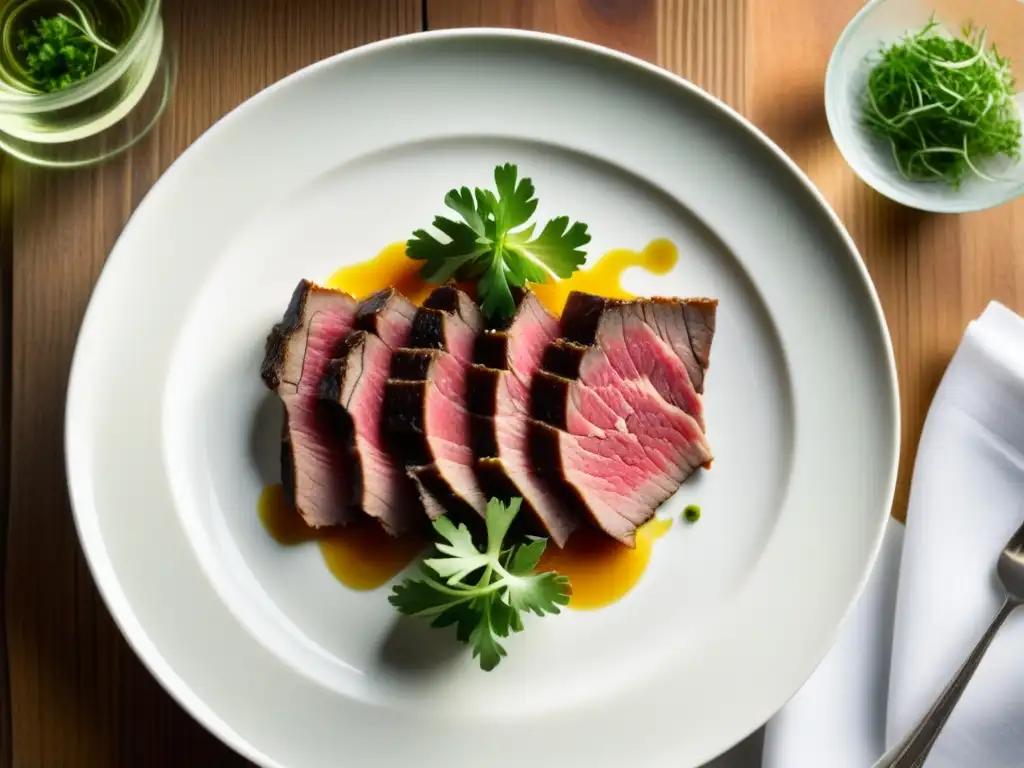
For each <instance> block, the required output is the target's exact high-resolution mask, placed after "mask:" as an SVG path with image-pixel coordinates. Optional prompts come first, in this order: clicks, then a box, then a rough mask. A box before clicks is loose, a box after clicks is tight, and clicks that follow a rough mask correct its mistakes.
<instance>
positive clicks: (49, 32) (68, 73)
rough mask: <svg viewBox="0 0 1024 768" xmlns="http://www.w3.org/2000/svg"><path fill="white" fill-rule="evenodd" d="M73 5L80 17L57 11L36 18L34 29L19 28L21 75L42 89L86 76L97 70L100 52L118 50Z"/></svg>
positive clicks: (102, 54)
mask: <svg viewBox="0 0 1024 768" xmlns="http://www.w3.org/2000/svg"><path fill="white" fill-rule="evenodd" d="M71 5H72V6H73V7H74V8H75V9H76V10H77V11H78V15H79V19H78V21H75V20H74V19H72V18H71V17H70V16H66V15H64V14H63V13H58V14H57V15H56V16H51V17H46V18H40V19H35V20H34V21H33V22H32V29H31V30H29V29H22V30H19V32H18V38H19V42H18V51H19V52H20V53H21V54H22V59H23V61H22V63H23V65H24V66H22V75H23V76H24V78H25V80H26V81H27V82H28V83H31V84H32V85H33V86H34V87H36V88H37V89H38V90H40V91H45V92H47V93H52V92H54V91H59V90H61V89H62V88H67V87H68V86H69V85H72V84H74V83H76V82H78V81H79V80H84V79H85V78H87V77H88V76H89V75H91V74H92V73H93V72H95V71H96V69H97V67H98V66H99V64H100V58H101V56H108V55H113V54H115V53H117V48H115V47H114V46H112V45H110V43H108V42H107V41H105V40H104V39H103V38H101V37H100V36H99V35H98V34H96V32H95V31H94V30H93V29H92V27H91V26H90V24H89V21H88V19H87V18H86V16H85V14H84V13H83V12H82V11H81V9H79V8H78V6H77V5H76V4H74V3H71Z"/></svg>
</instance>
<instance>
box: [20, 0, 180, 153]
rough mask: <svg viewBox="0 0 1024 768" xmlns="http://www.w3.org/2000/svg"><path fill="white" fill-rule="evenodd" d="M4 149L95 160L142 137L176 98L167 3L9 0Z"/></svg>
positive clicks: (134, 0)
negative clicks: (163, 10)
mask: <svg viewBox="0 0 1024 768" xmlns="http://www.w3.org/2000/svg"><path fill="white" fill-rule="evenodd" d="M0 44H2V47H0V149H3V150H5V151H6V152H8V153H9V154H11V155H14V156H16V157H19V158H22V159H23V160H26V161H28V162H31V163H35V164H38V165H46V166H56V167H73V166H81V165H87V164H91V163H95V162H98V161H100V160H103V159H104V158H107V157H110V156H111V155H114V154H116V153H118V152H120V151H122V150H124V149H125V148H127V147H129V146H131V145H132V144H133V143H135V142H136V141H138V140H139V139H140V138H141V137H142V136H143V135H145V133H146V132H147V131H148V130H149V129H150V128H151V127H152V125H153V124H154V123H155V121H156V119H157V118H158V117H159V116H160V114H161V112H162V111H163V108H164V107H165V105H166V103H167V99H168V97H169V95H170V88H171V81H172V77H171V75H172V67H171V58H170V56H169V55H168V51H167V50H166V48H165V45H164V35H163V24H162V22H161V19H160V2H159V0H0Z"/></svg>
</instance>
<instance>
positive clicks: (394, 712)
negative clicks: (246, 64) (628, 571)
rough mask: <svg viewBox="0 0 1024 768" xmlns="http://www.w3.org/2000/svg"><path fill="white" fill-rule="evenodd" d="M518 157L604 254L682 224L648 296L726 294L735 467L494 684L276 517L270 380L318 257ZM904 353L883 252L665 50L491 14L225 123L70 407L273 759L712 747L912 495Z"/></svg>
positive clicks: (711, 406) (88, 533)
mask: <svg viewBox="0 0 1024 768" xmlns="http://www.w3.org/2000/svg"><path fill="white" fill-rule="evenodd" d="M505 161H512V162H515V163H518V165H519V167H520V170H521V172H523V173H525V174H527V175H529V176H532V177H533V179H534V181H535V182H536V184H537V188H538V190H539V197H540V200H541V204H540V210H539V215H540V216H548V215H552V214H560V213H568V214H571V215H572V216H573V217H574V218H578V219H582V220H584V221H587V222H588V223H589V224H590V226H591V230H592V232H593V234H594V240H593V243H592V245H591V253H592V254H600V253H602V252H604V251H606V250H608V249H610V248H613V247H631V248H637V249H639V248H641V247H643V246H644V245H645V244H646V243H647V242H648V241H649V240H651V239H653V238H657V237H667V238H670V239H671V240H673V241H674V242H675V243H676V244H677V245H678V246H679V250H680V261H679V264H678V266H677V267H676V269H675V270H674V271H673V272H672V273H671V274H670V275H669V276H667V277H663V278H652V277H651V276H650V275H648V274H646V273H637V274H629V275H627V277H628V280H627V282H628V284H629V285H631V286H632V287H633V288H634V289H635V290H636V291H637V292H640V293H659V294H680V295H710V296H715V297H717V298H719V299H720V302H721V303H720V309H719V322H718V331H717V334H716V336H715V342H714V347H713V351H712V365H711V372H710V375H709V378H708V382H707V395H706V407H707V424H708V433H709V436H710V439H711V441H712V444H713V447H714V449H715V456H716V461H715V465H714V468H713V469H712V470H711V471H709V472H706V473H702V475H701V476H700V477H699V478H695V479H694V480H693V481H691V482H689V483H687V484H686V485H685V486H684V488H683V490H682V492H681V493H680V494H679V495H677V497H676V498H674V499H673V500H671V501H670V502H668V503H667V504H666V506H665V508H664V510H663V514H677V513H678V512H679V510H680V509H681V507H682V505H683V504H684V503H687V502H690V501H694V502H697V503H700V504H701V505H702V507H703V508H704V510H705V515H704V517H703V518H702V520H701V521H700V523H699V524H698V525H694V526H683V525H675V526H673V528H672V530H671V531H670V532H669V534H668V536H667V537H666V538H665V539H664V540H662V541H661V542H659V544H658V546H657V547H656V548H655V552H654V559H653V562H652V564H651V567H650V569H649V570H648V572H647V573H646V575H645V576H644V579H643V580H642V582H641V583H640V585H639V586H638V587H637V588H636V589H635V590H634V591H633V592H632V593H631V594H629V595H628V596H627V597H626V598H625V599H624V600H622V601H621V602H619V603H617V604H615V605H613V606H612V607H609V608H607V609H604V610H600V611H596V612H585V613H580V612H568V613H566V614H563V615H562V616H559V617H553V618H547V619H543V620H540V619H536V618H534V619H533V620H532V621H529V626H528V627H527V630H526V631H525V632H524V633H522V634H521V635H517V636H515V637H514V638H511V639H510V640H509V642H508V644H507V646H508V650H509V657H508V658H507V659H506V660H505V661H504V662H502V664H501V666H500V667H499V668H498V669H497V670H495V671H494V672H492V673H489V674H487V673H483V672H481V671H480V670H479V669H478V668H477V667H476V665H475V664H474V663H473V662H471V661H470V660H469V659H468V658H467V657H466V655H465V654H462V653H458V654H452V653H451V652H450V651H449V650H447V649H448V648H449V647H450V646H449V645H447V644H446V643H444V642H440V643H439V642H438V641H437V638H443V635H442V634H441V633H438V632H436V631H433V630H427V629H425V628H423V627H422V626H421V625H419V624H418V623H416V622H405V623H402V624H398V625H396V617H395V615H394V613H393V611H392V609H391V608H390V606H389V605H388V604H387V602H386V599H385V597H386V591H384V590H380V591H376V592H370V593H356V592H350V591H348V590H346V589H345V588H344V587H342V586H340V585H339V584H338V583H337V582H336V581H334V579H333V578H332V577H331V576H330V575H329V574H328V573H327V571H326V569H325V568H324V567H323V565H322V563H321V561H320V557H319V553H318V552H317V551H316V550H315V548H313V547H305V548H290V549H285V548H282V547H279V546H277V545H276V544H274V543H273V542H272V541H271V539H270V538H269V537H268V536H267V535H266V533H265V532H264V531H263V530H262V528H261V526H260V523H259V522H258V520H257V518H256V513H255V507H256V499H257V494H258V492H259V490H260V488H261V486H262V485H263V484H264V483H267V482H272V481H273V480H275V479H276V478H275V476H274V465H275V461H276V459H275V452H276V450H277V444H276V436H277V429H278V428H279V421H278V419H279V418H280V416H279V415H278V413H277V409H276V407H275V405H274V401H273V399H272V398H271V397H270V396H269V395H268V394H267V393H266V391H265V390H264V389H263V387H262V384H261V383H260V381H259V379H258V375H257V370H258V364H259V360H260V357H261V353H262V344H263V340H264V337H265V335H266V333H267V330H268V329H269V327H270V325H271V324H272V323H273V322H274V321H275V320H276V319H278V318H279V316H280V314H281V312H282V310H283V307H284V305H285V303H286V302H287V300H288V297H289V294H290V292H291V291H292V289H293V288H294V285H295V283H296V281H297V280H298V279H299V278H300V277H311V278H314V279H324V278H326V277H327V276H328V275H329V274H330V273H331V272H332V271H333V270H334V269H336V268H337V267H339V266H342V265H344V264H347V263H352V262H355V261H359V260H363V259H366V258H368V257H370V256H372V255H373V254H374V253H376V252H377V251H378V250H379V249H380V248H381V247H382V246H384V245H385V244H387V243H389V242H392V241H395V240H399V239H402V238H404V237H406V236H407V235H408V233H409V232H411V230H412V229H413V228H414V227H417V226H419V225H422V224H424V223H425V222H427V221H429V220H430V218H431V216H432V215H433V214H435V213H437V212H439V208H440V203H441V201H442V198H443V195H444V192H445V191H446V190H447V189H448V188H449V187H451V186H453V185H461V184H471V185H472V184H474V183H475V184H480V185H484V184H487V183H488V182H489V180H490V173H491V169H492V168H493V166H494V165H496V164H498V163H501V162H505ZM898 434H899V429H898V408H897V390H896V383H895V373H894V366H893V359H892V352H891V347H890V343H889V338H888V336H887V334H886V329H885V324H884V321H883V318H882V314H881V311H880V309H879V305H878V301H877V298H876V296H875V294H874V292H873V290H872V287H871V284H870V282H869V279H868V276H867V273H866V271H865V269H864V267H863V265H862V263H861V261H860V259H859V257H858V254H857V252H856V250H855V248H854V245H853V243H852V242H851V241H850V239H849V237H848V236H847V235H846V233H845V232H844V231H843V229H842V227H841V226H840V224H839V222H838V220H837V219H836V217H835V216H834V215H833V213H832V212H831V211H830V210H829V209H828V208H827V206H826V204H825V203H824V201H823V200H822V199H821V197H820V196H819V195H818V193H817V192H816V191H815V190H814V189H813V188H812V186H811V185H810V184H809V183H808V181H807V180H806V179H805V178H804V176H803V175H801V173H800V172H799V170H798V169H797V168H796V166H795V165H794V164H793V163H792V162H790V161H789V160H788V159H787V158H786V157H785V156H784V155H783V154H782V153H781V152H780V151H779V150H778V149H776V148H775V147H774V146H772V145H771V144H770V143H769V142H768V141H767V140H766V139H765V138H764V137H763V136H762V135H761V134H759V133H758V132H757V131H756V130H755V129H754V128H752V127H751V126H750V125H749V124H747V123H746V122H745V121H744V120H743V119H742V118H740V117H739V116H737V115H736V114H735V113H733V112H732V111H730V110H729V109H728V108H726V107H725V106H723V105H722V104H720V103H719V102H717V101H715V100H714V99H712V98H710V97H709V96H707V95H706V94H704V93H702V92H701V91H699V90H697V89H696V88H694V87H693V86H691V85H689V84H688V83H686V82H684V81H682V80H680V79H678V78H676V77H673V76H671V75H669V74H667V73H665V72H663V71H661V70H658V69H656V68H653V67H651V66H649V65H647V64H644V63H642V62H639V61H637V60H634V59H631V58H628V57H625V56H622V55H619V54H615V53H612V52H609V51H606V50H603V49H599V48H596V47H593V46H588V45H583V44H580V43H576V42H571V41H568V40H565V39H561V38H556V37H549V36H542V35H535V34H524V33H515V32H498V31H463V32H446V33H431V34H426V35H414V36H411V37H407V38H400V39H396V40H392V41H388V42H384V43H379V44H376V45H372V46H368V47H366V48H363V49H360V50H357V51H353V52H350V53H347V54H344V55H341V56H338V57H336V58H333V59H331V60H328V61H325V62H322V63H320V64H317V65H315V66H313V67H310V68H308V69H306V70H303V71H302V72H299V73H298V74H296V75H294V76H292V77H289V78H287V79H286V80H284V81H282V82H280V83H278V84H277V85H275V86H273V87H271V88H269V89H267V90H266V91H264V92H263V93H261V94H259V95H258V96H257V97H255V98H253V99H251V100H250V101H249V102H247V103H246V104H244V105H242V106H241V107H239V108H238V109H237V110H235V111H234V112H233V113H231V114H230V115H229V116H228V117H226V118H225V119H223V120H222V121H221V122H219V123H218V124H217V125H216V126H214V127H213V128H212V129H211V130H210V131H209V132H208V133H207V134H206V135H205V136H204V137H203V138H201V139H200V140H199V141H197V142H196V143H195V145H193V146H192V147H191V148H190V149H189V150H188V151H187V152H185V154H183V155H182V156H181V158H180V159H179V160H178V161H177V162H176V163H175V164H174V166H173V167H172V168H171V169H170V170H169V171H168V172H167V173H166V174H165V175H164V176H163V178H162V179H161V180H160V181H159V182H158V184H157V185H156V186H155V187H154V188H153V190H152V192H151V193H150V194H149V195H148V196H147V198H146V200H145V201H144V202H143V203H142V205H141V206H140V207H139V209H138V211H137V212H136V214H135V215H134V216H133V217H132V220H131V222H130V223H129V225H128V226H127V228H126V229H125V231H124V233H123V235H122V236H121V238H120V240H119V242H118V243H117V246H116V247H115V249H114V252H113V253H112V255H111V257H110V260H109V262H108V264H107V267H106V269H105V270H104V272H103V276H102V278H101V280H100V282H99V285H98V286H97V288H96V292H95V295H94V297H93V300H92V303H91V305H90V307H89V311H88V314H87V316H86V319H85V322H84V325H83V327H82V332H81V336H80V339H79V344H78V349H77V351H76V355H75V361H74V369H73V373H72V377H71V384H70V390H69V395H68V407H67V461H68V474H69V482H70V486H71V495H72V500H73V503H74V509H75V516H76V520H77V524H78V527H79V532H80V535H81V538H82V542H83V545H84V547H85V551H86V553H87V555H88V559H89V562H90V564H91V567H92V569H93V573H94V575H95V578H96V580H97V582H98V583H99V586H100V589H101V590H102V592H103V595H104V597H105V598H106V601H107V604H108V606H109V607H110V610H111V611H112V613H113V614H114V616H115V617H116V619H117V621H118V623H119V625H120V627H121V629H122V631H123V632H124V633H125V635H126V636H127V638H128V639H129V641H130V642H131V643H132V645H133V647H134V648H135V650H136V651H137V652H138V654H139V655H140V656H141V657H142V659H143V660H144V661H145V662H146V664H147V665H148V666H149V668H150V669H151V670H152V671H153V672H154V674H155V675H156V676H157V677H158V678H159V679H160V680H161V682H162V683H163V684H164V685H165V686H166V688H167V689H168V690H169V691H170V692H171V694H172V695H174V696H175V697H176V698H177V699H178V701H180V702H181V703H182V705H183V706H184V707H185V708H186V709H188V710H189V711H190V712H191V713H192V714H193V715H194V716H195V717H196V718H197V719H198V720H199V721H201V722H202V723H203V724H205V725H206V726H207V727H208V728H209V729H210V730H212V731H213V732H214V733H216V734H217V735H218V736H219V737H221V738H222V739H223V740H224V741H226V742H227V743H229V744H230V745H232V746H233V747H234V748H236V749H237V750H239V751H240V752H242V753H244V754H245V755H247V756H248V757H250V758H251V759H253V760H254V761H256V762H257V763H260V764H262V765H267V766H271V765H272V766H288V767H289V768H298V767H299V766H302V767H305V766H331V767H332V768H334V767H335V766H353V767H358V768H376V767H378V766H379V767H381V768H384V767H389V766H396V765H405V764H416V765H419V766H424V768H431V767H433V766H444V767H445V768H463V767H466V768H468V767H469V766H476V765H479V764H481V763H483V762H486V763H487V764H488V765H489V766H491V767H492V768H504V767H506V766H508V767H511V766H520V765H534V766H565V765H584V764H585V765H588V766H617V767H618V766H623V765H631V766H638V767H640V766H643V767H644V768H651V767H653V766H673V768H681V767H683V766H694V765H697V764H699V763H701V762H703V761H705V760H708V759H710V758H712V757H713V756H714V755H716V754H717V753H719V752H721V751H723V750H725V749H727V748H728V747H729V746H730V745H732V744H733V743H735V742H737V741H738V740H740V739H741V738H742V737H743V736H745V735H746V734H748V733H750V732H751V731H753V730H754V729H755V728H757V727H758V726H759V725H761V724H762V723H764V722H765V721H766V720H767V719H768V718H769V717H770V716H771V715H772V714H773V713H774V712H775V711H777V710H778V709H779V708H780V707H781V706H782V704H783V703H785V701H786V700H787V699H788V698H789V696H791V695H792V694H793V693H794V692H795V691H796V690H797V688H798V687H799V686H800V685H801V683H802V682H803V681H804V680H805V679H806V678H807V677H808V676H809V674H810V673H811V671H812V670H813V668H814V666H815V665H816V664H817V662H818V661H819V660H820V659H821V658H822V656H823V655H824V653H825V652H826V650H827V649H828V647H829V645H830V643H831V641H832V639H833V637H834V635H835V633H836V631H837V629H838V627H839V625H840V623H841V621H842V618H843V616H844V614H845V613H846V611H847V609H848V608H849V607H850V605H851V603H852V601H853V600H854V599H855V598H856V596H857V594H858V591H859V589H860V587H861V584H862V583H863V581H864V579H865V577H866V574H867V573H868V571H869V569H870V567H871V564H872V562H873V559H874V556H875V552H876V548H877V546H878V543H879V541H880V535H881V531H882V526H883V522H884V520H885V518H886V515H887V514H888V511H889V506H890V502H891V497H892V491H893V485H894V476H895V468H896V461H897V448H898Z"/></svg>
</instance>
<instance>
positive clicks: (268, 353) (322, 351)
mask: <svg viewBox="0 0 1024 768" xmlns="http://www.w3.org/2000/svg"><path fill="white" fill-rule="evenodd" d="M356 306H357V305H356V301H355V299H353V298H352V297H351V296H349V295H348V294H346V293H343V292H341V291H334V290H331V289H328V288H324V287H321V286H318V285H316V284H315V283H312V282H311V281H309V280H302V281H300V282H299V284H298V285H297V286H296V288H295V290H294V291H293V293H292V297H291V300H290V301H289V304H288V307H287V309H286V310H285V313H284V316H283V318H282V319H281V321H280V322H279V323H277V324H276V325H275V326H274V327H273V328H272V329H271V331H270V334H269V336H268V338H267V343H266V350H265V355H264V359H263V363H262V365H261V367H260V375H261V377H262V378H263V381H264V383H265V384H266V385H267V387H268V388H269V389H271V390H272V391H274V392H276V393H277V395H278V396H279V397H280V398H281V401H282V403H283V404H284V408H285V426H284V433H283V436H282V444H281V479H282V484H283V485H284V488H285V493H286V496H287V497H288V500H289V502H290V503H291V504H292V506H293V507H294V508H295V509H296V510H297V511H298V513H299V515H300V516H301V517H302V519H303V520H304V521H305V522H306V524H307V525H309V526H311V527H314V528H321V527H328V526H337V525H345V524H347V523H349V522H351V521H352V520H353V519H354V517H355V515H354V512H353V510H352V509H351V506H350V505H349V503H348V494H349V487H350V476H349V473H348V470H349V467H348V462H347V460H346V457H345V451H344V446H343V444H342V442H341V441H340V438H339V435H338V431H337V424H336V422H335V421H334V418H333V416H332V414H330V413H329V412H328V411H327V410H326V409H325V408H324V407H323V404H322V403H321V401H320V398H319V389H320V382H321V380H322V379H323V376H324V373H325V371H326V369H327V366H328V364H329V363H330V361H331V359H333V358H334V357H335V356H336V355H335V353H336V351H337V349H338V348H339V345H340V344H341V342H343V340H344V339H345V337H346V336H347V335H348V333H349V331H350V330H351V329H352V326H353V323H354V320H355V313H356Z"/></svg>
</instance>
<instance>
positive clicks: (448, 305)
mask: <svg viewBox="0 0 1024 768" xmlns="http://www.w3.org/2000/svg"><path fill="white" fill-rule="evenodd" d="M483 327H484V319H483V315H481V314H480V308H479V307H478V306H477V305H476V303H475V302H474V301H473V300H472V299H471V298H469V296H467V295H466V294H465V293H464V292H463V291H461V290H459V289H458V288H457V287H455V286H454V285H442V286H441V287H440V288H438V289H436V290H435V291H434V292H433V293H431V294H430V296H428V297H427V300H426V301H424V302H423V306H422V307H420V308H419V311H417V312H416V318H415V319H414V320H413V328H412V333H411V335H410V338H409V343H408V344H407V345H406V346H408V347H409V348H410V349H441V350H444V351H446V352H450V353H451V354H453V355H455V356H456V357H458V358H459V359H461V360H467V361H471V360H472V359H473V347H474V345H475V343H476V337H477V334H479V333H480V331H482V330H483Z"/></svg>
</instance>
